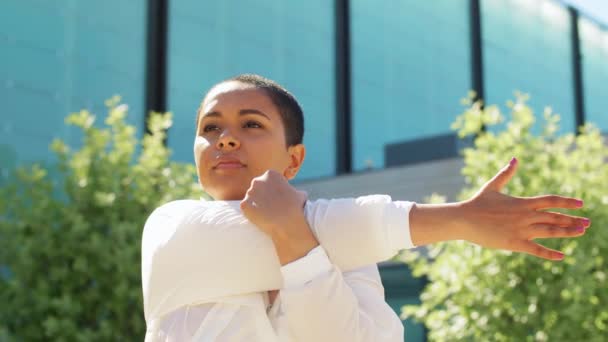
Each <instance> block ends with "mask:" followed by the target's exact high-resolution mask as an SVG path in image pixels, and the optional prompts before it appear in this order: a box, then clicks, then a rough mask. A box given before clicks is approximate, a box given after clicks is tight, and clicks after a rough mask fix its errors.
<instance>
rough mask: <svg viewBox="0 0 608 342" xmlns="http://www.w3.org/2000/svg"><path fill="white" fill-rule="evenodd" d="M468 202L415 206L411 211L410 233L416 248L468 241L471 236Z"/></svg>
mask: <svg viewBox="0 0 608 342" xmlns="http://www.w3.org/2000/svg"><path fill="white" fill-rule="evenodd" d="M469 212H470V209H469V208H468V206H467V203H466V202H455V203H443V204H415V205H414V206H413V207H412V209H411V211H410V233H411V238H412V242H413V243H414V245H416V246H423V245H427V244H432V243H436V242H442V241H451V240H466V239H468V236H469V234H470V232H469V231H470V228H469V227H470V224H469V218H468V215H469Z"/></svg>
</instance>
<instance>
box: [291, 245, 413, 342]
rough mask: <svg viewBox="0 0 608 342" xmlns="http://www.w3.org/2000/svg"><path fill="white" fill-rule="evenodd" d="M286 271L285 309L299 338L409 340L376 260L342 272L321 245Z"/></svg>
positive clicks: (322, 339)
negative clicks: (386, 294) (386, 292)
mask: <svg viewBox="0 0 608 342" xmlns="http://www.w3.org/2000/svg"><path fill="white" fill-rule="evenodd" d="M287 267H288V268H287ZM282 269H283V275H284V277H285V286H284V287H283V288H282V289H281V292H280V297H281V309H282V310H283V314H284V315H285V318H286V322H287V325H288V326H289V331H290V332H291V334H292V336H293V337H294V338H295V339H296V340H298V341H349V342H350V341H353V342H355V341H374V342H376V341H379V342H381V341H387V342H388V341H391V342H396V341H403V338H404V328H403V324H402V322H401V320H400V319H399V317H398V316H397V314H396V313H395V312H394V311H393V310H392V309H391V308H390V306H388V304H387V303H386V301H385V299H384V287H383V286H382V282H381V280H380V274H379V272H378V267H377V266H376V265H375V264H374V265H371V266H366V267H362V268H357V269H355V270H351V271H349V272H344V273H342V272H340V270H339V269H338V268H337V267H335V266H334V265H332V264H331V262H330V261H329V258H328V257H327V254H325V251H324V250H323V249H322V248H319V249H315V250H314V251H311V253H309V255H307V256H305V257H303V258H301V259H298V260H296V261H294V262H293V263H290V264H288V265H285V266H283V268H282ZM319 270H321V271H319Z"/></svg>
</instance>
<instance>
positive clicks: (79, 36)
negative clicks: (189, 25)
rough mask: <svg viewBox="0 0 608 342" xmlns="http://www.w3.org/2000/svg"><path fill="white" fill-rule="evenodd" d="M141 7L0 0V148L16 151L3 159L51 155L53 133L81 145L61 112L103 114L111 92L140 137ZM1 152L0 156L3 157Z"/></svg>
mask: <svg viewBox="0 0 608 342" xmlns="http://www.w3.org/2000/svg"><path fill="white" fill-rule="evenodd" d="M146 4H147V2H145V1H144V0H135V1H118V0H111V1H103V2H101V1H93V0H65V1H34V0H27V1H18V0H5V1H2V2H1V4H0V51H2V57H3V59H2V63H0V88H1V89H0V103H2V104H3V111H4V113H3V120H2V122H1V123H0V131H1V132H2V134H0V145H2V146H3V150H6V151H15V152H14V154H11V156H8V154H7V156H6V158H7V160H8V159H11V160H13V159H16V161H15V163H23V162H29V161H35V160H49V158H50V155H51V153H50V152H49V150H48V145H49V144H50V142H51V141H52V139H53V138H62V139H64V140H67V141H68V143H70V144H79V142H80V136H79V135H78V134H77V132H76V130H74V129H70V128H68V127H66V126H65V124H64V118H65V116H66V115H67V114H69V113H70V112H74V111H78V110H80V109H83V108H87V109H91V110H93V111H94V112H95V113H96V114H99V116H100V119H101V116H104V115H105V111H106V108H105V106H104V104H103V103H104V101H105V100H106V99H107V98H109V97H111V96H112V95H114V94H120V95H122V96H123V101H124V102H125V103H128V104H129V107H130V116H129V118H128V122H129V123H131V124H134V125H137V126H138V127H139V134H140V135H141V133H142V132H143V125H142V124H143V115H144V109H143V107H144V91H145V88H144V72H145V50H146V49H145V41H146V39H145V37H146V34H145V33H146V31H145V30H146V12H147V10H146V7H147V6H146ZM98 121H101V120H98ZM99 124H100V125H101V122H100V123H99ZM15 156H16V157H15ZM4 157H5V156H4V155H0V158H2V160H3V161H4ZM11 163H12V162H11Z"/></svg>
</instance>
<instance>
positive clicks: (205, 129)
mask: <svg viewBox="0 0 608 342" xmlns="http://www.w3.org/2000/svg"><path fill="white" fill-rule="evenodd" d="M217 129H219V127H217V126H216V125H211V124H209V125H205V127H203V132H205V133H207V132H211V131H215V130H217Z"/></svg>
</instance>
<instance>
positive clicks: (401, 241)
mask: <svg viewBox="0 0 608 342" xmlns="http://www.w3.org/2000/svg"><path fill="white" fill-rule="evenodd" d="M412 205H413V203H412V202H400V201H391V198H390V197H389V196H384V195H374V196H365V197H359V198H354V199H353V198H351V199H335V200H317V201H309V202H307V203H306V206H305V216H306V218H307V220H308V223H309V225H310V227H311V229H312V231H313V233H314V234H315V236H316V237H317V239H318V240H319V242H320V244H321V246H319V247H317V248H315V249H313V250H312V251H311V252H310V253H309V254H308V255H307V256H305V257H303V258H301V259H299V260H296V261H294V262H292V263H290V264H288V265H285V266H283V267H281V266H280V263H279V262H278V258H277V256H276V253H275V251H274V247H273V245H272V241H271V240H270V239H269V238H268V237H267V236H266V235H265V234H264V233H262V232H261V231H260V230H259V229H257V228H256V227H255V226H254V225H253V224H251V223H250V222H249V221H247V220H246V219H245V217H244V216H243V215H242V213H241V211H240V208H239V202H238V201H228V202H226V201H215V202H206V201H194V200H182V201H174V202H170V203H167V204H165V205H163V206H161V207H159V208H158V209H156V210H155V211H154V212H153V213H152V214H151V215H150V217H149V218H148V220H147V222H146V225H145V227H144V233H143V239H142V283H143V293H144V314H145V318H146V323H147V326H148V329H147V333H146V341H401V340H403V326H402V324H401V321H400V320H399V318H398V317H397V315H396V314H395V313H394V312H393V311H392V309H391V308H390V307H389V306H388V305H387V304H386V302H385V301H384V290H383V287H382V283H381V281H380V276H379V273H378V268H377V266H376V265H375V263H377V262H380V261H383V260H386V259H389V258H391V257H392V256H394V255H395V254H396V253H397V252H398V251H399V250H401V249H404V248H412V247H414V246H413V243H412V241H411V238H410V232H409V211H410V209H411V207H412ZM370 265H371V266H370ZM274 289H280V293H279V296H278V297H277V299H276V300H275V303H274V305H273V306H272V307H271V308H270V310H267V304H268V298H267V294H266V293H267V291H269V290H274Z"/></svg>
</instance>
